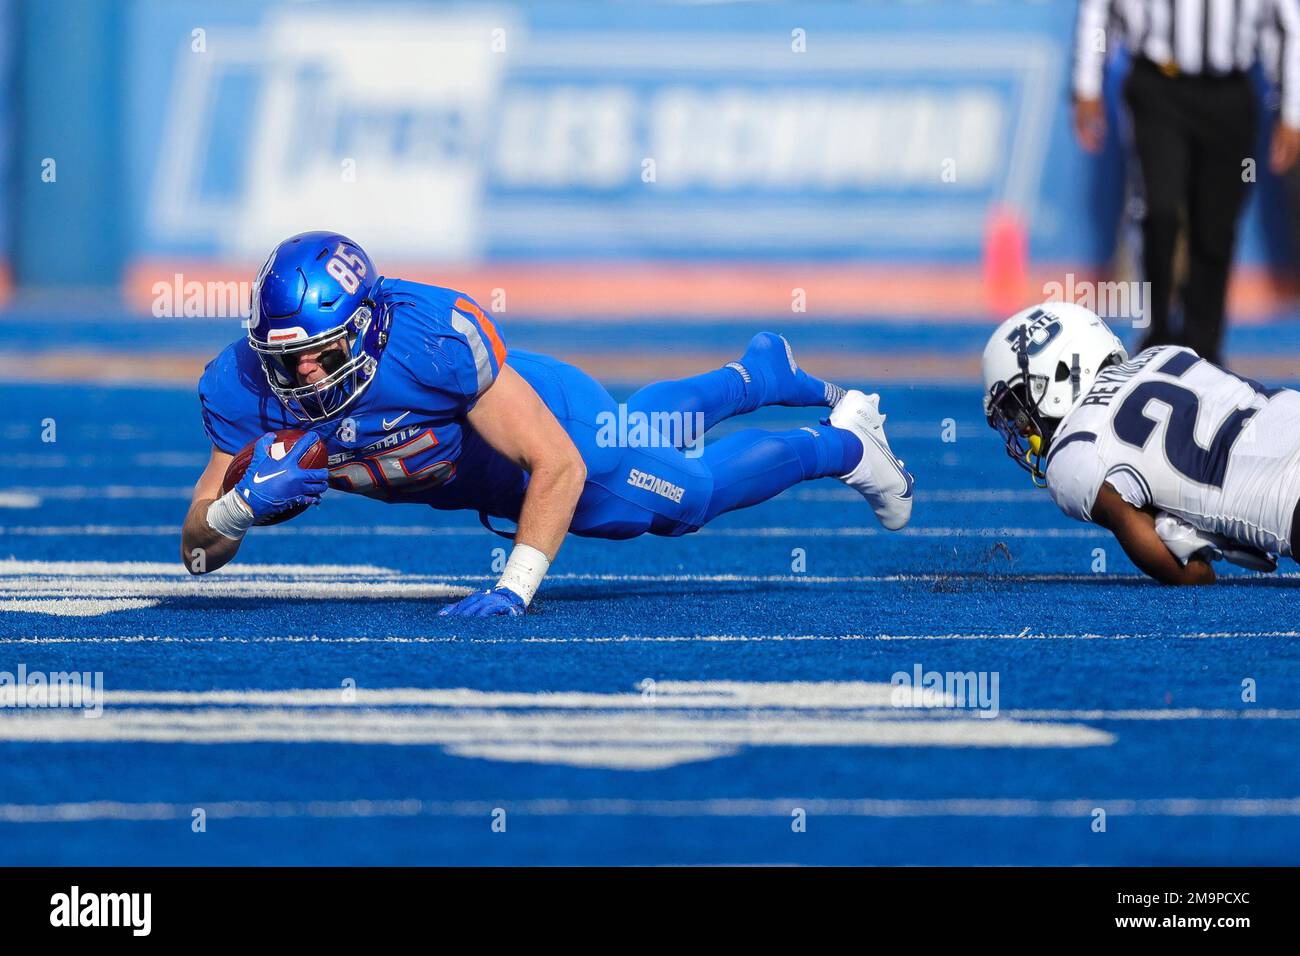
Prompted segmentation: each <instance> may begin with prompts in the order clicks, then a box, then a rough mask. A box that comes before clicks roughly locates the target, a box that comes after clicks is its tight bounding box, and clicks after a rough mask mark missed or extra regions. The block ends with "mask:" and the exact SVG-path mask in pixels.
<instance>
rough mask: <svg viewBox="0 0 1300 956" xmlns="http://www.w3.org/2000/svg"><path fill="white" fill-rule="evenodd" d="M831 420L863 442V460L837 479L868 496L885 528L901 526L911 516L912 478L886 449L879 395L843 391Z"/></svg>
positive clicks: (895, 529) (836, 426)
mask: <svg viewBox="0 0 1300 956" xmlns="http://www.w3.org/2000/svg"><path fill="white" fill-rule="evenodd" d="M830 423H831V425H833V426H834V427H835V428H843V429H844V430H845V431H850V432H853V434H855V435H857V436H858V440H859V441H861V442H862V460H861V461H860V462H858V466H857V467H856V468H854V469H853V470H852V471H851V472H849V473H848V474H847V475H842V476H841V477H840V481H842V482H844V483H845V484H846V485H848V486H849V487H850V488H853V489H855V490H857V491H858V492H860V493H861V494H862V497H864V498H866V499H867V502H868V504H870V505H871V507H872V509H873V510H874V511H875V512H876V518H877V519H879V521H880V523H881V524H882V525H883V526H884V527H886V528H888V529H889V530H890V531H897V530H898V529H899V528H902V527H903V526H904V525H906V524H907V522H908V521H909V520H910V519H911V517H912V485H913V484H914V479H913V478H912V475H911V473H910V472H908V470H907V469H906V468H904V467H903V463H902V462H901V461H899V460H898V459H897V458H895V457H894V453H893V452H892V451H890V449H889V439H887V438H886V437H885V416H884V415H882V414H881V413H880V396H879V395H875V394H872V395H866V394H863V393H862V392H859V391H858V390H857V389H851V390H850V391H847V392H845V393H844V397H843V398H842V399H840V401H839V403H838V404H836V406H835V408H834V409H833V410H832V411H831V417H830Z"/></svg>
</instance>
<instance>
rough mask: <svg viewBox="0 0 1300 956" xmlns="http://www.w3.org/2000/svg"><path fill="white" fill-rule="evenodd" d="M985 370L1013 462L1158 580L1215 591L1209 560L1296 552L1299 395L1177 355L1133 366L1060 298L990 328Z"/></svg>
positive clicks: (992, 413)
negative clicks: (1112, 537) (1205, 586)
mask: <svg viewBox="0 0 1300 956" xmlns="http://www.w3.org/2000/svg"><path fill="white" fill-rule="evenodd" d="M983 370H984V387H985V393H984V412H985V415H986V416H987V418H988V423H989V425H990V426H991V427H992V428H994V429H996V430H997V431H999V432H1000V433H1001V434H1002V435H1003V437H1004V439H1005V440H1006V444H1007V453H1008V454H1009V455H1010V456H1011V457H1012V459H1014V460H1015V461H1016V462H1017V463H1018V464H1019V465H1020V466H1021V467H1023V468H1025V469H1026V470H1027V471H1029V473H1030V475H1031V476H1032V477H1033V479H1034V483H1035V484H1038V485H1040V486H1045V487H1046V488H1047V489H1048V491H1050V492H1051V495H1052V499H1053V500H1054V501H1055V502H1056V503H1057V505H1059V506H1060V508H1061V510H1062V511H1064V512H1065V513H1066V514H1067V515H1069V516H1070V517H1072V518H1077V519H1079V520H1081V521H1092V522H1095V523H1096V524H1099V525H1101V526H1102V527H1103V528H1107V529H1109V530H1110V531H1111V532H1112V533H1113V534H1114V535H1115V537H1116V539H1118V541H1119V543H1120V545H1121V546H1122V547H1123V548H1124V551H1125V553H1127V554H1128V556H1129V557H1130V558H1131V559H1132V561H1133V563H1134V564H1136V565H1137V566H1138V567H1139V568H1141V569H1142V570H1143V571H1144V572H1146V573H1147V574H1149V575H1150V576H1151V577H1153V578H1155V579H1156V580H1158V581H1161V582H1164V583H1166V584H1209V583H1211V582H1213V581H1214V569H1213V567H1212V566H1211V564H1210V562H1211V561H1213V560H1216V559H1219V558H1226V559H1228V560H1230V561H1233V562H1234V563H1237V564H1240V565H1243V566H1245V567H1250V568H1254V569H1256V570H1267V571H1272V570H1276V567H1277V559H1276V556H1277V555H1290V554H1291V553H1292V550H1291V549H1292V543H1293V540H1294V539H1295V537H1296V535H1297V534H1300V527H1297V518H1300V514H1298V513H1297V504H1298V503H1300V392H1295V391H1292V390H1290V389H1282V388H1266V387H1264V386H1263V385H1260V384H1259V383H1258V382H1254V381H1251V380H1250V379H1247V378H1242V377H1241V376H1238V375H1233V374H1231V373H1229V372H1226V371H1224V370H1223V369H1221V368H1219V367H1218V366H1217V365H1214V364H1212V363H1210V362H1208V361H1206V360H1205V359H1202V358H1200V357H1199V356H1198V355H1197V354H1196V353H1195V352H1193V351H1192V350H1191V349H1188V348H1184V347H1181V346H1171V345H1162V346H1156V347H1154V348H1149V349H1147V350H1145V351H1143V352H1140V353H1139V354H1137V355H1136V356H1134V357H1133V358H1131V359H1130V358H1129V357H1128V353H1127V352H1125V350H1124V346H1123V345H1122V344H1121V343H1120V341H1119V339H1117V338H1116V337H1115V335H1114V333H1112V332H1111V331H1110V329H1108V328H1107V327H1106V324H1105V323H1104V322H1103V321H1102V320H1101V319H1100V318H1098V317H1097V316H1096V315H1095V314H1094V313H1092V312H1091V311H1089V310H1088V309H1085V308H1083V307H1081V306H1077V305H1073V304H1069V303H1057V302H1053V303H1045V304H1043V305H1041V306H1036V307H1033V308H1029V309H1025V310H1024V311H1023V312H1020V313H1018V314H1017V315H1014V316H1012V317H1011V318H1009V319H1007V320H1006V321H1005V322H1003V323H1002V324H1001V325H1000V326H998V328H997V331H995V332H994V333H993V336H992V337H991V338H990V339H989V342H988V345H987V346H985V349H984V360H983Z"/></svg>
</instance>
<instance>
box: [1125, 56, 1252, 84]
mask: <svg viewBox="0 0 1300 956" xmlns="http://www.w3.org/2000/svg"><path fill="white" fill-rule="evenodd" d="M1133 63H1134V66H1135V67H1141V68H1143V69H1146V70H1152V71H1154V72H1156V73H1159V74H1160V75H1161V76H1163V77H1165V78H1166V79H1170V80H1196V81H1200V82H1203V83H1223V82H1229V83H1239V82H1241V81H1242V80H1244V79H1245V78H1246V71H1245V70H1230V71H1229V72H1227V73H1184V72H1183V71H1182V70H1181V69H1179V67H1178V64H1177V63H1174V62H1172V61H1171V62H1169V63H1157V62H1156V61H1155V60H1152V59H1151V58H1149V57H1145V56H1139V57H1137V58H1135V59H1134V61H1133Z"/></svg>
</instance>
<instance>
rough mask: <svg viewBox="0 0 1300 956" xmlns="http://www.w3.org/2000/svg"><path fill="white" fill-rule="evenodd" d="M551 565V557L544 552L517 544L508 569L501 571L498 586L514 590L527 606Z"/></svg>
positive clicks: (507, 564)
mask: <svg viewBox="0 0 1300 956" xmlns="http://www.w3.org/2000/svg"><path fill="white" fill-rule="evenodd" d="M550 566H551V559H550V558H548V557H547V556H546V555H544V554H542V552H540V551H538V550H537V549H536V548H533V547H529V546H528V545H526V544H517V545H515V547H514V550H513V551H511V552H510V560H509V561H507V562H506V569H505V570H504V571H502V572H501V580H499V581H497V584H496V586H497V587H499V588H509V589H510V590H512V591H514V592H515V593H516V594H518V595H519V596H520V597H521V598H523V599H524V605H525V606H527V604H528V602H530V601H531V600H532V599H533V595H534V594H536V593H537V588H538V587H539V586H540V585H541V583H542V578H543V577H545V576H546V569H547V568H549V567H550Z"/></svg>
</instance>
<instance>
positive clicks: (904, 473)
mask: <svg viewBox="0 0 1300 956" xmlns="http://www.w3.org/2000/svg"><path fill="white" fill-rule="evenodd" d="M867 437H868V438H870V439H871V440H872V441H873V442H875V443H876V447H877V448H879V449H880V450H881V451H883V452H884V453H885V454H886V455H888V456H889V463H890V464H891V465H893V466H894V469H895V470H896V471H897V472H898V475H899V477H900V478H902V479H903V484H904V486H905V487H904V488H903V490H902V491H901V492H899V493H898V495H897V497H899V498H903V499H907V498H910V497H912V488H913V486H914V485H915V484H916V479H915V478H913V477H912V473H911V472H910V471H908V470H907V469H906V468H904V467H903V466H902V465H900V464H899V463H898V457H897V456H896V455H895V454H894V453H893V452H892V451H890V450H889V449H888V448H887V447H886V446H885V444H884V442H882V441H881V440H880V439H879V438H877V437H876V436H875V435H872V434H870V433H868V435H867Z"/></svg>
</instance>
